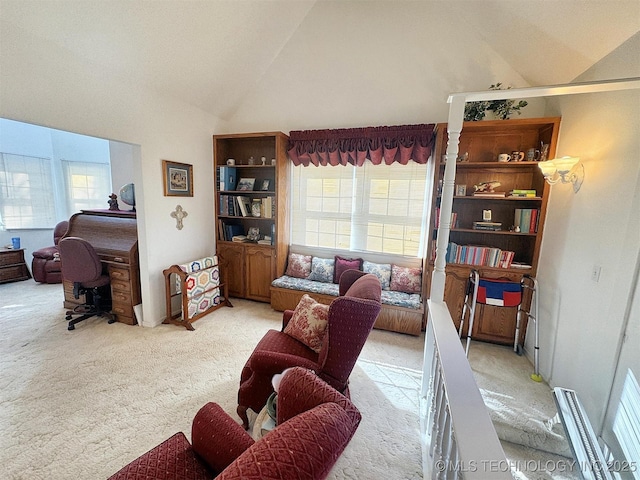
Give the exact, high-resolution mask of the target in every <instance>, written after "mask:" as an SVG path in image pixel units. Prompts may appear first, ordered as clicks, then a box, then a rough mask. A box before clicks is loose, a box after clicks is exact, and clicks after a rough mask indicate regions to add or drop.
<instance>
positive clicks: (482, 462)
mask: <svg viewBox="0 0 640 480" xmlns="http://www.w3.org/2000/svg"><path fill="white" fill-rule="evenodd" d="M428 307H429V318H428V321H427V332H426V338H425V349H424V371H425V372H429V375H423V379H422V391H421V415H420V417H421V418H420V420H421V422H420V423H421V433H422V440H423V455H422V457H423V465H424V476H425V478H432V479H462V478H464V479H467V480H474V479H482V480H487V479H505V480H506V479H512V478H513V477H512V474H511V468H510V464H509V461H508V460H507V458H506V457H505V455H504V451H503V450H502V446H501V444H500V440H499V439H498V435H497V434H496V431H495V428H494V427H493V423H492V422H491V418H490V417H489V412H488V411H487V408H486V407H485V404H484V401H483V400H482V395H481V394H480V390H478V386H477V385H476V382H475V379H474V378H473V373H472V371H471V367H470V366H469V362H468V361H467V357H466V356H465V354H464V349H463V348H462V344H461V343H460V339H459V338H458V334H457V332H456V330H455V327H454V324H453V321H452V320H451V315H450V314H449V309H448V308H447V306H446V304H445V303H444V302H436V301H433V300H429V301H428Z"/></svg>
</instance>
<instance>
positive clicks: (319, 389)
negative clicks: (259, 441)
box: [276, 367, 361, 425]
mask: <svg viewBox="0 0 640 480" xmlns="http://www.w3.org/2000/svg"><path fill="white" fill-rule="evenodd" d="M323 403H335V404H337V405H338V406H339V407H340V408H341V409H342V410H344V412H345V413H346V414H347V415H348V416H349V418H350V420H351V422H352V423H353V424H355V425H358V424H359V423H360V419H361V415H360V412H359V411H358V409H357V408H356V406H355V405H354V404H353V403H352V402H351V400H349V399H348V398H347V397H346V396H344V395H343V394H341V393H340V392H338V391H337V390H336V389H335V388H333V387H332V386H331V385H329V384H328V383H326V382H325V381H324V380H322V379H321V378H319V377H318V376H317V375H316V374H315V373H314V372H312V371H310V370H306V369H304V368H299V367H298V368H292V369H291V370H289V371H288V372H287V373H286V375H284V376H283V378H282V380H281V382H280V388H279V389H278V408H277V410H276V412H277V416H278V425H280V424H282V423H283V422H286V421H287V420H289V419H290V418H293V417H295V416H296V415H298V414H300V413H302V412H305V411H307V410H311V409H313V408H314V407H316V406H318V405H322V404H323Z"/></svg>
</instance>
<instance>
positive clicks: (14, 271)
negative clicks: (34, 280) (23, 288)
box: [0, 248, 31, 283]
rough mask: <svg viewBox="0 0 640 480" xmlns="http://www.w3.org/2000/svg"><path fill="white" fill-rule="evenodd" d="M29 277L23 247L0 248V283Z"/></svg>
mask: <svg viewBox="0 0 640 480" xmlns="http://www.w3.org/2000/svg"><path fill="white" fill-rule="evenodd" d="M30 278H31V273H30V272H29V269H28V268H27V264H26V263H25V261H24V249H23V248H19V249H16V250H14V249H11V248H0V283H5V282H17V281H20V280H28V279H30Z"/></svg>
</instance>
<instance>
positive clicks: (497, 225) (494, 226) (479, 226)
mask: <svg viewBox="0 0 640 480" xmlns="http://www.w3.org/2000/svg"><path fill="white" fill-rule="evenodd" d="M473 229H474V230H488V231H491V232H499V231H500V230H502V223H501V222H473Z"/></svg>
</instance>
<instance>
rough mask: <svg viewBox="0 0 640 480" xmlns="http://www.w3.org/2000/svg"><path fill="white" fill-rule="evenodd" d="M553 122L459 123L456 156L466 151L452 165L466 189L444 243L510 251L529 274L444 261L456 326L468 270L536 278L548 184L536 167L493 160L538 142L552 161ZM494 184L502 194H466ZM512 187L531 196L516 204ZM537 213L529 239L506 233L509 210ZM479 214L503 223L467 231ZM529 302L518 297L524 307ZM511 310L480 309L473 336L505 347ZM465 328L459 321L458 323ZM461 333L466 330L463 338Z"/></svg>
mask: <svg viewBox="0 0 640 480" xmlns="http://www.w3.org/2000/svg"><path fill="white" fill-rule="evenodd" d="M559 128H560V118H559V117H548V118H534V119H515V120H495V121H479V122H465V123H464V125H463V128H462V132H461V135H460V142H459V152H460V153H459V154H460V155H462V154H464V153H465V152H468V153H469V157H468V161H465V162H458V163H457V164H456V177H455V184H456V185H466V195H465V196H454V198H453V208H452V213H455V214H456V224H455V225H452V228H451V232H450V236H449V241H450V242H455V243H456V244H458V245H473V246H485V247H497V248H500V249H501V250H509V251H513V252H514V253H515V255H514V259H513V261H514V262H518V263H521V264H525V265H529V266H530V267H529V268H513V267H512V268H496V267H487V266H479V265H476V266H473V265H467V264H462V263H448V264H447V266H446V276H447V279H446V283H445V302H446V303H447V305H448V307H449V311H450V313H451V317H452V319H453V321H454V322H455V324H456V328H457V327H458V326H459V322H460V317H461V315H462V307H463V302H464V295H465V288H466V283H467V279H468V276H469V272H470V270H471V269H472V268H475V269H477V270H479V272H480V276H481V277H488V278H504V279H508V280H510V281H520V279H521V278H522V275H524V274H528V275H532V276H535V275H536V273H537V268H538V260H539V255H540V247H541V244H542V236H543V233H544V221H545V217H546V213H547V202H548V196H549V185H548V184H547V183H546V182H545V181H544V177H543V176H542V173H541V171H540V168H539V167H538V162H531V161H521V162H498V161H496V159H497V157H498V154H500V153H511V152H513V151H524V152H526V151H527V150H528V149H529V148H536V149H540V145H541V143H545V144H549V154H548V158H549V159H551V158H554V157H555V153H556V144H557V140H558V131H559ZM447 139H448V135H447V124H446V123H441V124H438V125H437V128H436V146H435V151H434V158H435V159H437V161H436V163H435V166H434V175H433V178H434V184H433V196H432V205H433V206H434V208H433V211H432V214H431V219H430V231H431V232H432V235H431V237H430V240H429V245H428V252H430V255H432V253H431V252H434V251H435V242H436V231H437V221H438V220H437V218H436V209H437V208H439V206H440V195H441V192H440V188H439V187H440V185H442V184H441V181H442V179H443V176H444V166H445V164H444V162H443V161H442V160H443V156H444V155H445V154H446V149H447ZM492 181H497V182H500V186H498V187H496V191H498V192H507V196H505V197H498V198H493V197H480V196H473V192H474V188H473V186H474V185H477V184H479V183H481V182H492ZM514 189H523V190H524V189H526V190H535V191H536V197H525V198H515V197H509V196H508V194H509V192H510V191H511V190H514ZM517 208H520V209H537V210H538V221H537V230H536V231H534V232H531V233H526V232H516V231H513V230H510V227H512V226H514V219H515V210H516V209H517ZM483 210H491V221H493V222H500V223H502V230H500V231H488V230H475V229H473V222H476V221H482V220H483V215H482V213H483ZM433 268H434V259H433V258H431V259H430V261H429V263H428V270H429V272H428V273H429V274H428V275H427V276H426V277H427V289H428V291H429V290H430V287H431V285H430V282H431V272H432V271H433ZM530 301H531V299H530V298H529V297H525V307H528V303H529V302H530ZM515 311H516V309H515V308H499V307H492V306H481V307H480V308H478V309H477V313H476V319H475V321H474V331H473V332H472V336H473V338H476V339H479V340H485V341H490V342H494V343H501V344H512V343H513V337H514V335H515ZM466 324H468V322H465V325H466ZM522 327H523V328H522V329H521V334H520V339H519V341H520V342H523V341H524V335H525V333H526V325H523V326H522ZM465 334H466V332H465Z"/></svg>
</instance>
